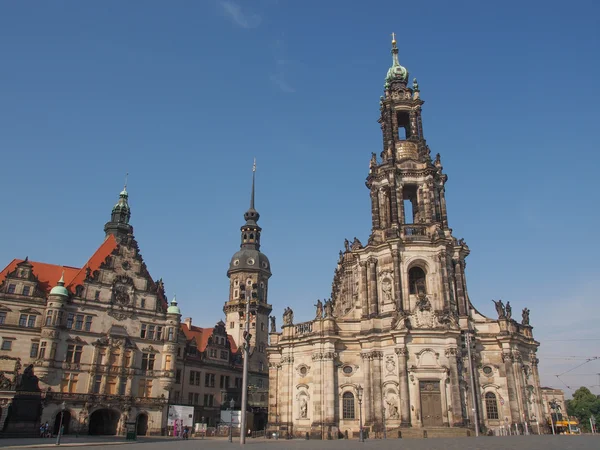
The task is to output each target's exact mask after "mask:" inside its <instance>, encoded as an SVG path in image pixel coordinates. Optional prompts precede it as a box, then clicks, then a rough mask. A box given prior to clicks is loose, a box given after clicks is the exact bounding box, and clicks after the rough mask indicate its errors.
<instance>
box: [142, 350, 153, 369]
mask: <svg viewBox="0 0 600 450" xmlns="http://www.w3.org/2000/svg"><path fill="white" fill-rule="evenodd" d="M142 370H154V354H152V353H143V354H142Z"/></svg>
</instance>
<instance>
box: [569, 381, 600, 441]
mask: <svg viewBox="0 0 600 450" xmlns="http://www.w3.org/2000/svg"><path fill="white" fill-rule="evenodd" d="M567 412H568V414H569V416H575V417H577V419H579V425H580V426H581V428H582V429H584V430H586V431H591V430H590V416H591V415H592V414H593V415H594V416H595V417H596V419H600V399H599V398H598V397H597V396H596V395H594V394H592V393H591V392H590V390H589V389H588V388H586V387H580V388H579V389H577V390H576V391H575V393H574V394H573V399H572V400H569V401H568V402H567Z"/></svg>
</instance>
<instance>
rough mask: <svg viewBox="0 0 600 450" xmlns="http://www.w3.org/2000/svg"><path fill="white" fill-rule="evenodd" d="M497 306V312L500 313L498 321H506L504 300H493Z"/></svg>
mask: <svg viewBox="0 0 600 450" xmlns="http://www.w3.org/2000/svg"><path fill="white" fill-rule="evenodd" d="M492 301H493V302H494V305H495V306H496V312H497V313H498V319H506V311H505V310H504V303H502V300H498V301H496V300H492Z"/></svg>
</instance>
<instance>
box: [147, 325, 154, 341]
mask: <svg viewBox="0 0 600 450" xmlns="http://www.w3.org/2000/svg"><path fill="white" fill-rule="evenodd" d="M154 328H155V327H154V325H150V326H149V327H148V335H147V336H146V338H147V339H150V340H154Z"/></svg>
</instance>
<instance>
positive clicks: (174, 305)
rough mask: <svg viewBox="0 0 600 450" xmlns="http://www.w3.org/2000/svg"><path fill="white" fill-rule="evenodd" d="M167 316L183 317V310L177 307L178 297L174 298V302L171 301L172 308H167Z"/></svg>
mask: <svg viewBox="0 0 600 450" xmlns="http://www.w3.org/2000/svg"><path fill="white" fill-rule="evenodd" d="M167 314H179V315H181V310H180V309H179V306H177V297H173V300H171V306H169V307H168V308H167Z"/></svg>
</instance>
